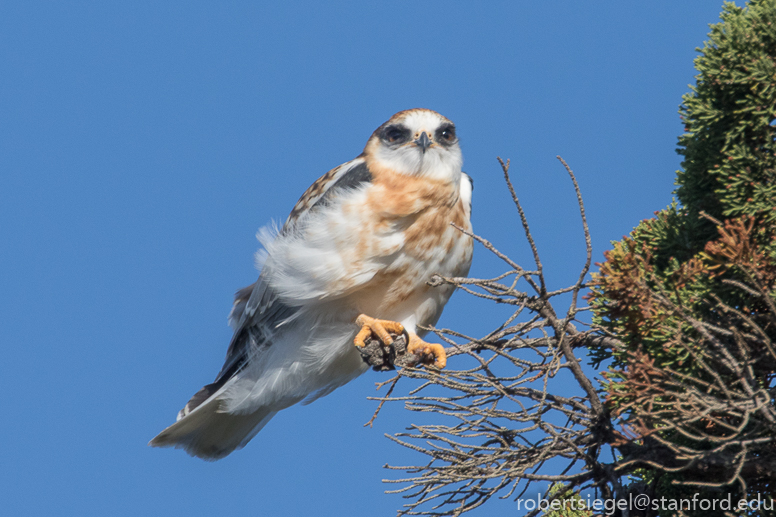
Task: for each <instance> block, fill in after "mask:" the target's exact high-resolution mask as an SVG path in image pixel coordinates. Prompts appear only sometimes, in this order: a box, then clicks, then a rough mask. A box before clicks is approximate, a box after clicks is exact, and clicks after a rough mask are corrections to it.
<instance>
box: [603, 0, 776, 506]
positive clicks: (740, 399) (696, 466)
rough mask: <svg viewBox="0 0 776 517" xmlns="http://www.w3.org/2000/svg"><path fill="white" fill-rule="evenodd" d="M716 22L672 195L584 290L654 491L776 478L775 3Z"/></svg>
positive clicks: (629, 454)
mask: <svg viewBox="0 0 776 517" xmlns="http://www.w3.org/2000/svg"><path fill="white" fill-rule="evenodd" d="M721 18H722V21H721V22H720V23H718V24H716V25H713V26H712V28H711V33H710V35H709V40H708V41H707V42H706V43H705V45H704V47H703V48H702V49H700V55H699V56H698V57H697V58H696V60H695V66H696V69H697V70H698V75H697V76H696V81H697V82H696V85H695V87H694V88H692V91H691V92H690V93H688V94H686V95H685V96H684V97H683V104H682V106H681V108H680V114H681V117H682V120H683V122H684V124H685V133H684V134H683V135H681V137H680V138H679V149H678V152H679V154H681V155H682V156H683V157H684V160H683V162H682V169H681V170H680V171H678V172H677V185H678V188H677V189H676V195H677V197H678V200H679V202H680V204H677V203H674V204H672V205H670V206H669V207H668V208H666V209H664V210H662V211H660V212H656V217H655V218H653V219H649V220H646V221H642V222H641V223H640V224H639V225H638V226H637V227H636V228H635V229H634V230H633V232H631V234H630V235H629V236H628V237H625V238H623V239H622V240H621V241H619V242H615V243H613V244H614V247H613V249H612V250H610V251H608V252H607V253H606V254H605V257H606V260H605V262H604V263H603V264H601V265H600V270H599V272H598V273H597V274H595V275H594V284H595V288H594V291H593V293H592V295H591V300H590V301H591V305H592V306H593V308H594V314H595V322H596V323H597V324H598V325H599V326H600V327H602V328H604V329H605V330H606V331H607V332H608V333H609V334H610V336H611V337H614V338H616V340H617V341H619V343H620V345H619V346H612V347H608V348H599V349H595V350H592V355H593V356H594V358H595V362H596V364H600V363H601V362H602V361H605V360H612V364H613V366H612V368H611V370H610V371H609V372H608V374H607V375H606V377H607V380H606V382H605V389H606V391H607V402H608V405H609V407H610V409H611V410H612V413H613V415H614V416H615V417H618V418H619V419H620V422H621V423H622V424H623V426H624V430H625V432H624V434H623V436H622V438H621V439H620V440H619V443H618V445H619V446H620V450H621V451H622V452H623V453H624V460H625V461H626V463H627V462H628V461H631V462H632V464H638V465H639V466H640V467H639V468H640V470H638V471H637V472H638V474H639V475H640V477H641V478H642V482H644V483H646V485H647V486H648V487H649V488H648V490H649V491H651V492H652V493H653V495H658V496H659V495H665V496H667V497H669V496H671V497H682V496H684V495H687V494H689V495H692V494H693V493H694V492H698V491H699V490H700V491H702V492H703V493H704V494H706V495H708V496H709V497H714V496H715V494H716V496H719V497H721V496H722V494H726V493H731V492H734V493H736V494H737V495H739V496H741V497H747V496H749V497H751V496H754V497H755V498H756V494H757V493H759V494H761V495H763V494H768V497H772V496H773V495H774V494H773V482H774V481H775V480H776V406H775V405H774V397H776V387H775V386H774V378H775V376H776V343H774V341H775V340H776V140H775V139H774V136H775V135H776V133H775V131H776V127H774V120H776V0H753V1H751V2H749V4H748V5H747V6H746V7H745V8H739V7H737V6H735V5H734V4H733V3H726V4H725V5H724V10H723V13H722V16H721ZM685 513H686V514H687V515H693V512H685ZM703 513H704V514H705V515H712V514H714V513H713V512H712V513H709V512H703ZM679 514H682V513H681V512H679ZM661 515H662V514H661ZM699 515H700V514H699ZM720 515H722V513H720Z"/></svg>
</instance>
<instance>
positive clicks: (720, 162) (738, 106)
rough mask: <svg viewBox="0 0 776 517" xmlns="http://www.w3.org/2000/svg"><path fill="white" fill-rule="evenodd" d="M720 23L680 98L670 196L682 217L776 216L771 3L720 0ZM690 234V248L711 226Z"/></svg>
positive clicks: (774, 14) (775, 40) (775, 53)
mask: <svg viewBox="0 0 776 517" xmlns="http://www.w3.org/2000/svg"><path fill="white" fill-rule="evenodd" d="M721 18H722V22H721V23H718V24H716V25H713V26H712V27H711V33H710V34H709V40H708V41H707V42H706V43H705V44H704V46H703V49H702V50H701V55H700V56H698V57H697V58H696V59H695V68H696V69H697V70H698V72H699V73H698V75H697V76H696V86H695V87H694V88H693V89H692V91H691V92H690V93H687V94H685V95H684V97H683V98H682V101H683V103H682V106H681V108H680V114H681V118H682V120H683V121H684V123H685V134H683V135H682V136H681V137H680V138H679V149H678V152H679V154H681V155H683V156H684V161H683V162H682V170H680V171H678V172H677V185H678V186H679V187H678V188H677V190H676V194H677V196H678V198H679V200H680V201H681V203H682V205H683V206H684V207H685V209H686V210H687V214H688V216H690V218H695V219H697V215H698V213H699V212H700V211H701V210H703V211H705V212H706V213H708V214H709V215H711V216H712V217H715V218H717V219H720V220H721V219H724V218H727V217H737V216H741V215H751V216H754V217H755V218H757V219H758V220H759V221H762V222H763V223H769V224H773V223H774V222H775V221H776V141H775V140H774V130H776V128H774V125H773V121H774V119H775V118H776V61H775V60H776V4H775V3H774V1H773V0H758V1H753V2H750V3H749V5H748V6H747V8H746V9H742V8H739V7H736V6H735V4H733V3H726V4H725V5H724V10H723V12H722V16H721ZM703 226H705V231H702V232H699V233H697V234H696V235H691V238H692V241H693V242H694V243H695V245H696V247H698V246H700V247H702V246H703V243H704V241H706V240H708V239H709V238H711V237H713V235H714V229H713V226H712V225H711V224H708V223H706V224H704V225H703Z"/></svg>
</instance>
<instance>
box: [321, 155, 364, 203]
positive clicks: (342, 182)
mask: <svg viewBox="0 0 776 517" xmlns="http://www.w3.org/2000/svg"><path fill="white" fill-rule="evenodd" d="M371 182H372V173H371V172H370V171H369V167H367V165H366V163H363V162H362V163H359V164H358V165H356V166H355V167H353V168H352V169H350V170H349V171H348V172H346V173H345V174H343V175H342V177H340V178H339V179H338V180H337V181H336V182H334V185H332V186H331V187H330V188H328V189H327V190H326V192H324V193H323V195H322V196H321V197H320V199H318V201H316V202H315V204H314V205H313V206H312V208H321V207H324V206H328V205H329V204H330V203H331V199H332V197H334V196H335V195H336V194H339V193H340V192H342V191H343V190H354V189H357V188H358V187H360V186H361V185H363V184H364V183H371Z"/></svg>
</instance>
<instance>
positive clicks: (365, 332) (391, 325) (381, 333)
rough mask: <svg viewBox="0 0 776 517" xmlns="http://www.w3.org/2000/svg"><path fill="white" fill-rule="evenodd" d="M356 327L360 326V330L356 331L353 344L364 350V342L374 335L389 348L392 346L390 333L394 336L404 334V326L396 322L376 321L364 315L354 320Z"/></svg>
mask: <svg viewBox="0 0 776 517" xmlns="http://www.w3.org/2000/svg"><path fill="white" fill-rule="evenodd" d="M356 325H361V330H359V331H358V334H357V335H356V338H355V339H354V340H353V343H354V344H355V345H356V346H357V347H359V348H364V347H365V346H366V340H367V339H369V337H370V336H371V335H372V334H374V335H375V336H377V338H378V339H379V340H380V341H382V342H383V344H384V345H386V346H390V345H392V344H393V338H392V337H391V334H390V332H393V333H394V334H402V333H403V332H404V325H402V324H401V323H399V322H397V321H390V320H378V319H377V318H372V317H369V316H367V315H366V314H361V315H360V316H359V317H358V318H356Z"/></svg>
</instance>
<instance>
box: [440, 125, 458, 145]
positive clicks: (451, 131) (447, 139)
mask: <svg viewBox="0 0 776 517" xmlns="http://www.w3.org/2000/svg"><path fill="white" fill-rule="evenodd" d="M437 140H438V141H439V142H443V143H446V144H451V143H453V142H454V141H455V126H453V125H452V124H445V125H444V126H442V127H440V128H439V129H437Z"/></svg>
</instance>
